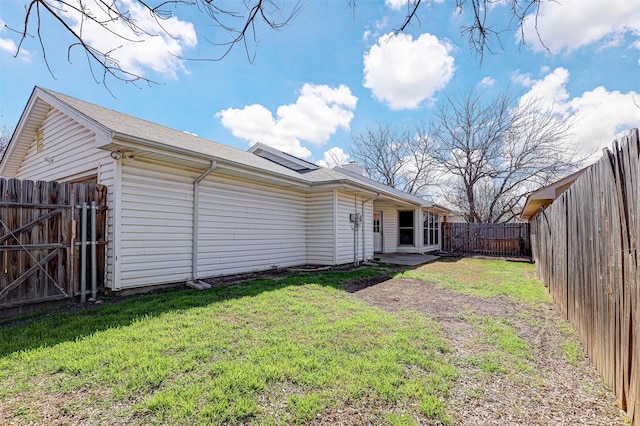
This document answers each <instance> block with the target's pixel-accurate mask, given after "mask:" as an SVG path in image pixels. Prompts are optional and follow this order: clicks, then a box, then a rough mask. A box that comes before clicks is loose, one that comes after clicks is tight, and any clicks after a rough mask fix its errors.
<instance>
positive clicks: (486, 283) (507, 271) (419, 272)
mask: <svg viewBox="0 0 640 426" xmlns="http://www.w3.org/2000/svg"><path fill="white" fill-rule="evenodd" d="M400 276H402V277H406V278H414V279H419V280H423V281H428V282H432V283H434V284H436V285H438V286H440V287H444V288H447V289H449V290H451V291H454V292H458V293H462V294H469V295H472V296H477V297H497V296H505V297H508V298H510V299H512V300H513V301H515V302H525V303H531V304H536V303H548V302H549V301H550V299H549V296H548V294H547V292H546V291H545V289H544V287H543V286H542V285H540V281H539V280H538V279H537V278H536V275H535V266H534V265H532V264H526V263H521V262H505V261H504V260H488V259H469V258H463V259H441V260H440V261H437V262H432V263H429V264H427V265H424V266H422V267H420V268H418V269H414V270H410V271H406V272H404V273H402V274H400Z"/></svg>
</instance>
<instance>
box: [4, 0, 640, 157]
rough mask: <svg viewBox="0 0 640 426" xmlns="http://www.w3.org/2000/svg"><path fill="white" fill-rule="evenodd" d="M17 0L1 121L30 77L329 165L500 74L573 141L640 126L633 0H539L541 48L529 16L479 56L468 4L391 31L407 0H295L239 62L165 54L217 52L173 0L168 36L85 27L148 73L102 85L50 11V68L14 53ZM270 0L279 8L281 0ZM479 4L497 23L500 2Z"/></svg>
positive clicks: (502, 16)
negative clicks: (381, 130)
mask: <svg viewBox="0 0 640 426" xmlns="http://www.w3.org/2000/svg"><path fill="white" fill-rule="evenodd" d="M85 1H87V2H91V1H93V0H85ZM118 1H120V2H122V3H123V4H125V3H131V4H129V5H127V7H128V8H129V10H131V11H132V13H135V10H136V5H135V1H133V0H118ZM51 2H53V0H52V1H51ZM132 2H133V3H132ZM26 3H27V2H26V1H25V0H12V1H6V0H0V21H2V22H0V126H2V125H4V126H7V127H9V128H10V129H13V127H15V125H16V124H17V122H18V119H19V117H20V114H21V112H22V110H23V108H24V106H25V104H26V102H27V99H28V97H29V94H30V93H31V90H32V89H33V86H35V85H38V86H42V87H45V88H48V89H51V90H55V91H59V92H62V93H65V94H68V95H70V96H74V97H77V98H80V99H83V100H86V101H89V102H93V103H96V104H99V105H102V106H105V107H108V108H112V109H115V110H118V111H121V112H124V113H127V114H130V115H134V116H137V117H141V118H144V119H146V120H149V121H153V122H156V123H159V124H163V125H166V126H169V127H172V128H175V129H178V130H182V131H188V132H191V133H195V134H197V135H199V136H201V137H203V138H206V139H210V140H214V141H217V142H221V143H224V144H227V145H231V146H235V147H237V148H240V149H248V148H249V146H250V144H251V143H253V142H263V143H267V144H270V145H272V146H275V147H276V148H278V149H281V150H284V151H287V152H290V153H292V154H294V155H298V156H300V157H303V158H306V159H307V160H310V161H314V162H322V161H326V162H327V164H328V165H329V166H331V165H332V164H331V159H327V158H325V157H326V154H327V152H328V151H331V152H333V153H334V154H337V156H339V157H342V159H343V160H348V159H350V158H349V157H348V154H349V140H350V137H351V135H354V134H358V133H360V132H362V131H364V130H365V129H366V128H367V127H373V126H376V125H377V124H378V123H382V124H392V125H398V126H404V125H411V124H412V123H416V122H418V121H425V122H428V121H429V119H430V118H431V117H432V113H433V109H434V106H436V105H437V104H438V103H439V102H441V101H442V99H443V97H444V95H445V94H449V95H453V96H456V95H460V94H463V93H465V92H467V91H469V90H472V89H474V88H482V90H485V91H486V93H487V95H489V96H490V95H492V94H496V93H498V92H499V91H500V90H502V89H504V88H507V87H509V88H511V90H512V91H513V92H514V93H517V94H520V95H522V96H534V97H536V98H540V99H542V100H544V101H545V102H546V103H548V105H549V107H552V108H554V110H555V111H556V112H557V113H558V114H562V115H564V116H566V117H567V118H571V119H574V120H575V121H576V126H575V128H574V137H573V139H572V141H571V143H572V144H573V145H574V146H575V147H576V148H577V149H578V150H580V151H581V152H592V151H594V150H600V149H601V148H603V147H605V146H610V144H611V141H612V140H613V139H614V138H615V136H616V135H617V134H618V133H619V132H621V131H625V130H627V129H630V128H631V127H638V126H640V108H638V107H637V106H636V105H634V99H635V102H636V103H637V104H638V105H640V94H639V93H640V78H639V77H640V2H639V1H629V0H563V1H561V2H560V3H561V4H560V3H558V2H551V3H544V4H543V8H542V9H541V10H540V13H539V16H538V28H539V30H540V34H541V36H542V38H543V40H544V42H545V45H546V46H547V47H548V48H549V50H550V51H547V50H546V49H544V47H543V46H541V44H540V43H539V41H538V37H537V35H536V33H535V31H534V30H533V21H532V20H527V22H526V25H525V27H524V30H525V43H524V44H520V40H519V37H518V36H519V32H518V31H511V32H508V31H507V32H504V33H502V35H501V41H502V47H503V49H501V48H500V47H499V46H498V45H495V44H494V45H493V47H494V50H495V51H496V54H490V53H488V54H486V55H485V57H484V60H483V61H482V62H481V61H480V60H479V58H478V57H477V55H476V54H475V53H474V52H473V51H470V50H469V49H468V47H467V41H466V39H465V38H463V37H462V36H461V30H460V28H461V26H462V25H464V24H465V23H467V22H468V19H469V15H468V14H467V12H464V13H461V14H458V13H455V10H454V9H455V8H454V5H453V3H454V2H453V1H449V0H448V1H442V0H441V1H435V0H434V1H431V2H425V3H424V4H423V5H422V6H421V9H420V10H419V21H417V20H416V21H414V23H413V24H412V25H411V27H410V28H408V30H407V31H406V32H405V33H403V34H401V35H399V36H396V37H389V35H390V34H391V33H392V31H393V30H394V29H395V28H397V27H398V25H400V23H401V22H402V20H403V18H404V16H405V13H406V10H407V9H406V1H404V2H403V1H401V0H387V1H386V2H385V1H382V0H380V1H364V0H361V1H358V2H357V3H356V8H355V10H352V9H350V8H349V7H348V2H347V1H346V0H322V1H321V0H317V1H315V0H308V1H304V2H302V3H301V8H300V11H299V13H298V14H297V15H296V16H295V18H294V19H293V21H292V22H290V24H289V25H287V26H286V27H285V28H283V29H281V30H279V31H273V30H270V29H266V28H259V32H258V38H259V44H258V45H257V46H255V45H253V44H251V45H250V49H251V52H253V51H254V50H253V49H254V48H255V60H254V62H253V63H250V62H249V61H248V60H247V57H246V53H245V51H244V50H243V49H242V47H241V46H238V47H236V48H235V49H234V50H233V51H231V53H230V54H229V55H228V56H227V57H225V58H224V59H223V60H221V61H217V62H211V61H210V62H201V61H197V62H195V61H185V60H181V59H178V58H177V57H176V56H175V55H171V54H170V53H168V52H172V53H174V54H177V55H178V56H183V57H190V58H203V57H204V58H212V57H216V56H218V55H220V54H221V52H222V49H221V48H220V47H219V46H216V45H213V44H211V43H209V42H208V41H207V39H210V40H211V39H215V40H216V41H223V40H224V37H226V36H227V35H226V33H224V32H222V31H220V30H216V29H215V28H212V27H211V26H210V21H208V18H207V17H206V16H204V15H202V14H200V13H198V11H197V9H195V8H183V9H177V10H175V11H174V12H175V18H173V19H172V20H171V21H170V22H168V23H165V28H168V29H170V31H171V33H172V35H173V36H174V38H170V37H164V38H163V37H158V36H156V37H151V38H147V39H145V40H144V41H141V42H138V43H129V44H126V43H124V44H123V41H122V40H113V39H112V38H111V37H109V36H108V35H105V34H101V33H100V32H98V31H94V30H92V29H91V28H87V33H86V34H87V35H88V36H89V37H90V39H91V40H94V42H95V43H99V46H101V47H103V48H105V49H106V48H109V49H111V48H114V47H118V46H121V45H122V47H121V48H119V49H118V50H116V51H115V52H114V55H115V56H117V58H118V59H119V60H120V62H121V63H122V64H124V65H128V66H129V67H132V68H133V69H134V70H136V71H137V72H139V73H140V74H142V75H143V76H145V77H147V78H149V79H151V80H154V81H156V82H158V83H159V84H157V85H151V86H148V85H146V84H144V83H140V84H138V85H137V86H136V85H132V84H125V83H123V82H120V81H117V80H114V79H107V83H108V87H109V89H110V91H108V90H107V89H105V86H104V85H103V84H102V83H101V75H100V73H99V72H96V78H94V77H93V76H92V75H91V73H90V71H89V68H88V66H87V61H86V59H85V58H84V57H83V55H82V52H81V51H80V50H79V49H77V48H76V49H72V50H71V63H69V62H68V61H67V47H68V46H69V44H70V43H72V40H71V39H70V38H69V37H68V36H67V35H66V34H64V33H63V32H61V31H60V27H59V26H58V24H55V23H54V22H52V21H51V20H47V21H43V25H42V34H43V38H44V43H45V47H46V54H47V58H48V59H49V65H50V68H51V71H52V73H53V75H52V73H50V72H49V70H48V69H47V66H46V65H45V63H44V60H43V56H42V51H41V47H40V45H39V43H38V42H37V40H36V39H35V38H28V39H27V40H26V41H25V43H24V44H23V47H22V50H21V53H20V54H19V55H18V56H17V57H14V54H15V48H16V45H17V43H18V42H19V37H18V36H17V34H15V33H14V32H12V31H11V28H20V25H21V24H22V22H23V20H24V8H25V4H26ZM284 4H285V10H290V9H289V8H290V7H291V6H293V5H294V4H295V2H290V1H285V2H284ZM489 14H490V16H492V17H494V18H493V19H495V21H496V24H497V25H501V26H502V27H506V26H507V25H508V21H507V19H508V8H507V7H505V6H504V5H500V4H497V5H496V6H494V7H493V8H492V9H491V10H490V11H489ZM67 19H68V20H69V21H68V22H70V23H71V24H73V23H74V22H75V21H73V17H72V16H70V15H67ZM139 19H140V22H141V23H143V24H144V23H145V19H144V16H142V15H141V16H140V18H139ZM5 25H6V26H5ZM30 32H31V33H35V25H32V27H31V28H30ZM110 42H111V43H112V44H109V43H110ZM96 79H97V81H98V83H97V82H96ZM335 156H336V155H334V156H333V157H335ZM322 164H325V163H322Z"/></svg>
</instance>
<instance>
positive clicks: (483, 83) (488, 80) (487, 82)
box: [478, 76, 496, 87]
mask: <svg viewBox="0 0 640 426" xmlns="http://www.w3.org/2000/svg"><path fill="white" fill-rule="evenodd" d="M494 84H496V79H495V78H493V77H488V76H487V77H484V78H483V79H482V80H480V83H478V86H480V87H491V86H493V85H494Z"/></svg>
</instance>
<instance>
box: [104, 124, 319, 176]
mask: <svg viewBox="0 0 640 426" xmlns="http://www.w3.org/2000/svg"><path fill="white" fill-rule="evenodd" d="M113 139H114V144H117V145H119V146H123V147H126V148H131V149H134V148H135V149H141V148H142V150H144V151H150V152H153V153H155V154H164V155H167V156H168V157H177V158H180V159H182V160H191V161H193V162H195V163H201V164H202V165H203V167H205V168H206V167H208V166H209V165H210V164H211V161H215V162H216V163H217V164H218V166H217V168H216V169H218V170H228V171H232V172H235V173H238V174H241V175H243V176H246V177H249V178H251V179H253V180H259V181H264V182H270V183H276V184H278V185H284V186H291V187H299V188H309V187H310V186H311V183H310V182H308V181H306V180H304V179H302V178H301V179H295V178H293V177H289V176H284V175H279V174H277V173H273V172H270V171H267V170H264V169H257V168H255V167H251V166H247V165H245V164H239V163H236V162H233V161H230V160H227V159H225V158H220V157H215V156H210V155H204V154H200V153H197V152H193V151H190V150H187V149H181V148H178V147H173V146H168V145H165V144H163V143H161V142H156V141H153V140H150V139H142V138H137V137H133V136H130V135H126V134H121V133H114V136H113Z"/></svg>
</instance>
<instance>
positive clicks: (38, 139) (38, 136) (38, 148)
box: [36, 129, 44, 152]
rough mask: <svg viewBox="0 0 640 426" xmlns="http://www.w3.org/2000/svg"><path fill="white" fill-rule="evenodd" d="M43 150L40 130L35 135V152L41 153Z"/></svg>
mask: <svg viewBox="0 0 640 426" xmlns="http://www.w3.org/2000/svg"><path fill="white" fill-rule="evenodd" d="M43 149H44V130H42V129H40V130H38V133H37V134H36V151H37V152H42V150H43Z"/></svg>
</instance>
